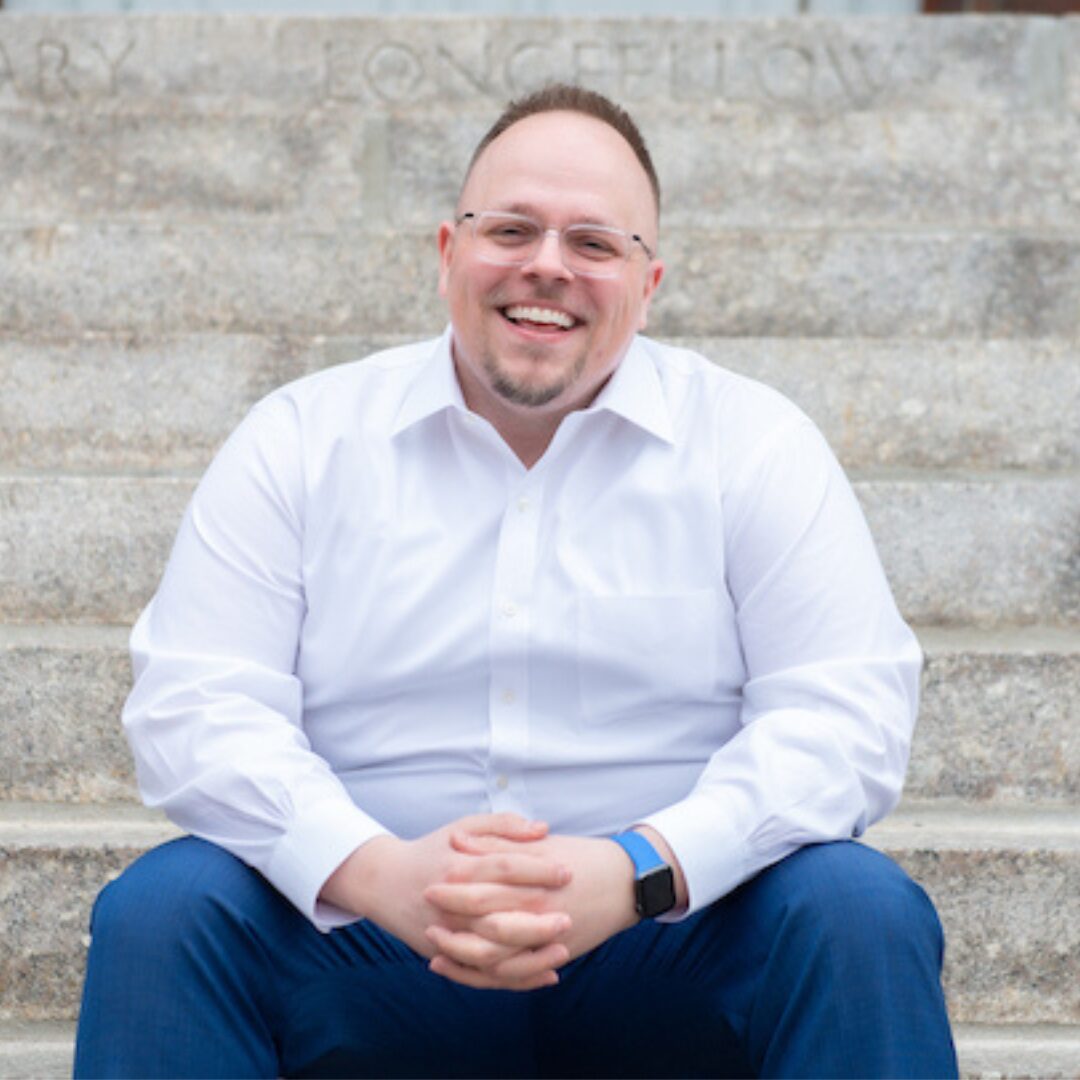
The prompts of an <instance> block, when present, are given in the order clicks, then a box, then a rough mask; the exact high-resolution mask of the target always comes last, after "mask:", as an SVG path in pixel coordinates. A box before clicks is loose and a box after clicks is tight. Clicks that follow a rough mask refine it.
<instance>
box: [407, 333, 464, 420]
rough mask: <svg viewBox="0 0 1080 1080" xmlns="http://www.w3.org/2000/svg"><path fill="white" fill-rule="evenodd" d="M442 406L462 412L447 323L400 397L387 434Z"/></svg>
mask: <svg viewBox="0 0 1080 1080" xmlns="http://www.w3.org/2000/svg"><path fill="white" fill-rule="evenodd" d="M445 409H460V410H461V411H462V412H465V411H466V406H465V397H464V395H463V394H462V393H461V386H460V384H459V383H458V380H457V375H456V373H455V372H454V361H453V357H452V356H451V355H450V327H449V326H448V327H447V328H446V330H445V331H444V333H443V335H442V337H440V338H439V339H438V340H437V341H436V342H435V348H434V349H433V350H432V352H431V355H430V356H429V357H428V359H427V360H426V361H425V362H424V365H423V367H422V368H421V370H420V373H419V374H418V375H417V377H416V378H415V379H413V381H412V383H411V384H410V386H409V389H408V391H407V392H406V394H405V397H404V398H403V399H402V402H401V407H400V408H399V409H398V414H397V417H396V419H395V420H394V426H393V429H392V431H391V435H397V434H398V433H399V432H402V431H404V430H405V429H406V428H409V427H412V426H413V424H418V423H419V422H420V421H421V420H426V419H427V418H428V417H429V416H434V415H435V413H438V412H442V411H444V410H445Z"/></svg>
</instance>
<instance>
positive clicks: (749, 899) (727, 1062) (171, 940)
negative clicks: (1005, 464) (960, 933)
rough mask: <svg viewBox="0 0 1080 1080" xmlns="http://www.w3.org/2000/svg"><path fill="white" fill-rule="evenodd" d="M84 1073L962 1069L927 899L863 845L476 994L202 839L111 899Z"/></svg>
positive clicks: (98, 943) (175, 849)
mask: <svg viewBox="0 0 1080 1080" xmlns="http://www.w3.org/2000/svg"><path fill="white" fill-rule="evenodd" d="M91 929H92V945H91V949H90V956H89V962H88V968H87V976H86V985H85V990H84V997H83V1005H82V1014H81V1016H80V1020H79V1034H78V1045H77V1051H76V1060H75V1073H76V1076H79V1077H106V1076H108V1077H120V1076H139V1077H162V1076H170V1077H247V1076H260V1077H276V1076H290V1077H291V1076H297V1077H302V1076H325V1077H330V1076H354V1077H360V1076H378V1077H389V1076H440V1077H451V1076H477V1077H480V1076H502V1077H511V1076H578V1077H604V1076H649V1077H659V1076H791V1077H795V1076H815V1077H827V1076H860V1077H914V1076H920V1077H944V1076H955V1075H956V1072H957V1066H956V1058H955V1053H954V1050H953V1044H952V1038H951V1034H950V1030H949V1023H948V1019H947V1017H946V1012H945V1003H944V999H943V996H942V992H941V983H940V973H941V959H942V949H943V941H942V935H941V927H940V924H939V922H938V919H937V915H936V913H935V911H934V909H933V906H932V905H931V903H930V901H929V899H928V898H927V896H926V894H925V893H924V892H923V891H922V889H921V888H919V886H917V885H916V884H914V883H913V882H912V881H911V880H910V879H909V878H908V877H907V876H906V875H905V874H904V872H903V871H902V870H900V868H899V867H897V866H896V865H895V863H893V862H891V861H890V860H889V859H887V858H886V857H885V856H883V855H880V854H878V853H877V852H875V851H873V850H871V849H869V848H866V847H863V846H862V845H860V844H857V843H854V842H843V843H835V844H822V845H816V846H812V847H807V848H803V849H802V850H800V851H797V852H796V853H795V854H793V855H791V856H789V857H788V858H787V859H785V860H783V861H782V862H780V863H778V864H777V865H776V866H774V867H772V868H771V869H769V870H766V871H764V872H763V873H761V874H759V875H758V876H757V877H755V878H754V879H752V880H751V881H749V882H747V883H746V884H745V885H743V886H742V887H741V888H739V889H737V890H736V891H735V892H734V893H732V894H731V895H729V896H727V897H725V898H724V899H722V900H720V901H718V902H717V903H715V904H713V905H712V906H711V907H709V908H707V909H706V910H704V911H702V912H700V913H698V914H696V915H694V916H692V917H690V918H688V919H685V920H683V921H682V922H679V923H674V924H666V925H665V924H660V923H653V922H644V923H641V924H640V925H638V926H636V927H633V928H632V929H630V930H627V931H625V932H624V933H622V934H620V935H618V936H617V937H615V938H613V939H611V940H610V941H608V942H606V943H605V944H604V945H602V946H601V947H600V948H598V949H596V950H595V951H593V952H592V953H589V954H588V955H586V956H583V957H581V958H579V959H577V960H575V961H573V962H572V963H570V964H568V965H567V966H566V967H565V968H564V969H563V970H562V973H561V981H560V983H559V985H558V986H555V987H551V988H548V989H543V990H535V991H532V992H529V993H513V992H510V991H493V990H470V989H467V988H465V987H461V986H458V985H456V984H454V983H451V982H449V981H447V980H445V979H443V978H441V977H439V976H437V975H433V974H431V973H430V972H429V971H428V970H427V967H426V961H424V960H423V959H422V958H421V957H420V956H418V955H417V954H416V953H414V952H412V951H411V950H410V949H409V948H408V947H407V946H405V945H404V944H402V943H401V942H400V941H398V940H397V939H396V938H394V937H392V936H390V935H389V934H386V933H384V932H383V931H382V930H380V929H379V928H378V927H376V926H374V925H373V924H371V923H367V922H359V923H356V924H354V925H352V926H349V927H345V928H343V929H340V930H335V931H333V932H332V933H330V934H322V933H319V932H318V931H316V930H315V929H314V928H313V927H312V926H311V924H310V923H309V922H308V921H307V920H306V919H305V918H304V917H303V916H301V915H300V914H299V913H298V912H297V911H296V910H295V909H294V908H293V907H292V906H291V905H290V904H289V903H288V902H287V901H286V900H284V899H283V898H282V897H281V896H280V894H279V893H277V892H276V890H274V889H273V888H272V887H271V886H270V885H268V884H267V882H266V881H265V880H264V879H263V878H262V877H261V876H260V875H259V874H257V873H256V872H255V871H253V870H251V869H249V868H248V867H246V866H245V865H244V864H242V863H241V862H239V861H238V860H237V859H235V858H234V857H233V856H231V855H229V854H228V853H226V852H225V851H223V850H222V849H220V848H218V847H216V846H214V845H212V844H208V843H205V842H204V841H201V840H196V839H193V838H190V837H188V838H185V839H182V840H176V841H173V842H171V843H168V844H165V845H163V846H162V847H159V848H157V849H155V850H154V851H151V852H149V853H148V854H146V855H145V856H143V857H142V858H141V859H139V860H138V861H137V862H136V863H134V864H133V865H132V866H131V867H129V868H128V870H127V871H126V872H125V873H124V874H123V875H122V876H121V877H120V878H118V879H117V880H116V881H115V882H113V883H112V884H110V885H108V886H107V887H106V888H105V889H104V890H103V891H102V893H101V895H100V897H99V898H98V901H97V904H96V905H95V908H94V913H93V918H92V925H91Z"/></svg>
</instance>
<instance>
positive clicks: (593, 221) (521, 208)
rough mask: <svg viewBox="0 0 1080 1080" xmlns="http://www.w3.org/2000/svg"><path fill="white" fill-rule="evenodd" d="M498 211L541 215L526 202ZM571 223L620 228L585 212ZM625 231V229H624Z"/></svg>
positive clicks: (525, 215)
mask: <svg viewBox="0 0 1080 1080" xmlns="http://www.w3.org/2000/svg"><path fill="white" fill-rule="evenodd" d="M498 212H499V213H501V214H520V215H521V216H522V217H527V218H532V219H533V220H536V219H537V218H540V217H542V216H543V215H541V214H539V213H537V210H536V207H535V206H530V205H529V204H528V203H521V202H512V203H509V204H508V205H506V206H500V207H499V208H498ZM571 224H572V225H604V226H606V227H607V228H609V229H622V228H623V227H622V226H621V225H616V224H615V223H614V222H613V221H611V220H610V219H605V218H602V217H597V216H596V215H594V214H587V215H584V216H582V217H575V218H574V220H573V221H572V222H571ZM624 231H625V230H624Z"/></svg>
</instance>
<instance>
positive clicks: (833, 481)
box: [124, 331, 921, 929]
mask: <svg viewBox="0 0 1080 1080" xmlns="http://www.w3.org/2000/svg"><path fill="white" fill-rule="evenodd" d="M132 653H133V657H134V665H135V675H136V682H135V686H134V689H133V691H132V693H131V696H130V698H129V699H128V702H127V706H126V708H125V711H124V724H125V727H126V730H127V734H128V737H129V739H130V741H131V745H132V748H133V750H134V754H135V758H136V763H137V769H138V778H139V784H140V787H141V790H142V793H143V796H144V798H145V800H146V802H147V803H148V804H149V805H151V806H158V807H163V808H164V809H165V811H166V812H167V813H168V814H169V816H170V817H171V818H172V819H173V820H174V821H175V822H177V824H179V825H180V826H181V827H183V828H185V829H188V830H190V831H191V832H193V833H195V834H197V835H199V836H203V837H205V838H207V839H209V840H212V841H214V842H215V843H217V844H220V845H221V846H222V847H224V848H226V849H228V850H229V851H231V852H233V853H234V854H236V855H237V856H239V857H240V858H241V859H243V860H245V861H246V862H247V863H249V864H251V865H252V866H254V867H255V868H257V869H258V870H259V871H261V873H262V874H263V875H265V877H266V878H267V879H268V880H269V881H270V882H271V883H272V884H273V885H274V886H276V888H277V889H279V890H280V891H281V892H282V893H283V894H284V895H285V896H286V897H288V898H289V899H290V900H291V901H292V902H293V903H294V904H295V905H296V906H297V907H298V908H299V909H300V910H301V911H303V912H305V913H306V914H307V915H308V917H309V918H311V919H312V921H313V922H314V923H315V925H316V926H319V927H320V928H322V929H328V928H331V927H333V926H337V925H341V924H343V923H345V922H348V921H350V920H351V919H352V916H350V915H349V914H347V913H346V912H343V911H341V910H339V909H336V908H334V907H332V906H330V905H327V904H324V903H322V902H320V901H319V900H318V895H319V892H320V890H321V888H322V886H323V884H324V883H325V881H326V879H327V878H328V877H329V875H330V874H331V873H332V872H333V871H334V870H335V869H336V868H337V866H338V865H339V864H340V863H341V862H343V861H344V859H345V858H346V857H347V856H348V855H349V854H350V853H351V852H352V851H353V850H354V849H355V848H356V847H358V846H359V845H360V844H362V843H364V842H365V841H366V840H368V839H370V838H371V837H373V836H375V835H377V834H379V833H382V832H385V831H390V832H393V833H395V834H396V835H399V836H402V837H416V836H418V835H421V834H423V833H425V832H428V831H429V830H432V829H434V828H437V827H439V826H441V825H443V824H446V823H447V822H449V821H450V820H452V819H455V818H458V817H461V816H463V815H466V814H470V813H478V812H487V811H503V810H511V811H516V812H518V813H520V814H523V815H525V816H526V817H529V818H539V819H542V820H545V821H547V822H549V823H550V825H551V828H552V831H554V832H560V833H572V834H578V835H604V834H610V833H613V832H615V831H618V830H621V829H624V828H627V827H629V826H631V825H634V824H638V823H648V824H650V825H652V826H654V827H655V828H656V829H657V830H658V831H659V832H660V833H661V835H663V836H664V837H665V839H666V840H667V841H668V843H669V844H670V845H671V847H672V849H673V851H674V852H675V854H676V856H677V858H678V860H679V862H680V864H681V866H682V869H683V872H684V874H685V877H686V881H687V885H688V888H689V895H690V910H691V911H693V910H696V909H698V908H700V907H702V906H703V905H706V904H708V903H710V902H712V901H713V900H716V899H717V898H718V897H720V896H722V895H724V894H725V893H727V892H728V891H730V890H731V889H733V888H734V887H735V886H737V885H739V884H740V883H741V882H742V881H744V880H746V879H747V878H748V877H750V876H751V875H753V874H754V873H756V872H757V871H759V870H761V869H762V868H764V867H766V866H768V865H770V864H772V863H774V862H776V861H777V860H778V859H780V858H782V857H783V856H785V855H786V854H788V853H790V852H791V851H793V850H795V849H796V848H797V847H800V846H802V845H804V844H806V843H810V842H813V841H820V840H829V839H837V838H845V837H850V836H852V835H858V834H859V833H860V832H861V831H862V830H863V829H865V828H866V826H867V825H868V824H870V823H871V822H873V821H874V820H876V819H877V818H879V817H881V816H882V815H884V814H885V813H887V812H888V811H889V810H890V809H891V808H892V806H893V805H894V804H895V802H896V800H897V799H898V797H899V793H900V788H901V785H902V781H903V775H904V771H905V768H906V763H907V756H908V749H909V744H910V736H911V731H912V727H913V724H914V717H915V711H916V702H917V688H918V673H919V667H920V662H921V656H920V652H919V649H918V645H917V643H916V641H915V638H914V636H913V635H912V633H911V631H910V630H909V629H908V628H907V627H906V626H905V624H904V623H903V621H902V620H901V618H900V616H899V614H898V613H897V610H896V607H895V604H894V602H893V599H892V596H891V594H890V592H889V588H888V585H887V583H886V581H885V577H884V574H883V573H882V570H881V566H880V564H879V561H878V558H877V554H876V552H875V549H874V546H873V542H872V540H871V538H870V535H869V532H868V530H867V527H866V524H865V522H864V520H863V517H862V514H861V512H860V509H859V507H858V504H857V502H856V500H855V497H854V495H853V493H852V491H851V488H850V486H849V484H848V482H847V480H846V478H845V477H844V475H843V472H842V471H841V469H840V467H839V465H838V464H837V462H836V460H835V458H834V457H833V455H832V453H831V452H830V451H829V449H828V447H827V446H826V444H825V442H824V440H823V439H822V437H821V435H820V434H819V433H818V431H817V429H816V428H815V427H814V426H813V425H812V424H811V422H810V421H809V420H808V419H807V418H806V417H805V416H804V415H803V414H802V413H801V412H800V411H799V410H798V409H797V408H795V406H793V405H792V404H790V403H789V402H788V401H786V400H785V399H784V398H782V397H781V396H780V395H779V394H777V393H775V392H774V391H772V390H769V389H768V388H766V387H763V386H761V385H760V384H758V383H755V382H752V381H751V380H748V379H745V378H742V377H740V376H737V375H734V374H732V373H730V372H726V371H724V370H722V369H719V368H717V367H715V366H714V365H712V364H710V363H709V362H708V361H707V360H705V359H704V358H702V357H700V356H698V355H696V354H694V353H691V352H688V351H685V350H679V349H673V348H669V347H665V346H662V345H659V344H657V343H655V342H652V341H649V340H646V339H644V338H638V339H636V340H635V342H634V344H633V345H632V347H631V348H630V350H629V352H628V353H627V355H626V357H625V358H624V360H623V362H622V363H621V365H620V366H619V368H618V369H617V371H616V373H615V375H614V376H613V377H612V379H611V380H610V382H609V383H608V384H607V385H606V386H605V387H604V389H603V390H602V392H601V393H600V394H599V396H598V397H597V398H596V400H595V401H594V402H593V404H592V405H591V406H590V407H589V408H587V409H585V410H582V411H579V412H574V413H571V414H570V415H569V416H568V417H567V418H566V419H565V420H564V421H563V423H562V425H561V426H560V427H559V429H558V431H557V433H556V435H555V438H554V440H553V441H552V443H551V445H550V446H549V448H548V450H547V452H546V453H545V454H544V456H543V458H542V459H541V460H540V461H539V462H537V463H536V465H534V466H533V467H532V468H531V469H526V468H525V467H524V466H523V465H522V464H521V462H520V461H519V460H518V458H517V457H516V456H515V455H514V454H513V453H512V452H511V450H510V449H509V447H508V446H507V445H506V444H505V443H504V442H503V441H502V439H501V438H500V437H499V435H498V434H497V433H496V431H495V429H494V428H493V427H492V426H491V425H490V424H489V423H487V421H485V420H483V419H481V418H480V417H479V416H477V415H475V414H474V413H471V412H470V411H468V409H467V408H466V406H465V403H464V400H463V398H462V394H461V390H460V387H459V385H458V382H457V379H456V376H455V374H454V370H453V364H452V360H451V354H450V331H447V333H446V334H444V335H443V337H442V338H440V339H438V340H436V341H429V342H426V343H422V344H418V345H411V346H407V347H405V348H400V349H392V350H390V351H388V352H384V353H380V354H378V355H376V356H374V357H371V358H370V359H367V360H364V361H363V362H359V363H354V364H347V365H343V366H341V367H336V368H333V369H330V370H327V371H323V372H321V373H319V374H316V375H313V376H310V377H308V378H305V379H301V380H300V381H298V382H295V383H292V384H291V385H289V386H286V387H284V388H282V389H281V390H278V391H277V392H275V393H273V394H271V395H270V396H269V397H267V398H266V399H264V400H263V401H262V402H260V403H259V404H258V405H256V406H255V408H254V409H253V410H252V411H251V413H250V414H249V415H248V417H247V418H246V419H245V420H244V422H243V423H242V424H241V425H240V427H239V428H238V429H237V430H236V431H235V432H234V433H233V435H232V436H231V437H230V439H229V440H228V441H227V442H226V444H225V446H224V447H223V448H222V450H221V451H220V453H219V454H218V456H217V458H216V459H215V461H214V462H213V464H212V465H211V466H210V469H209V470H208V472H207V473H206V475H205V477H204V478H203V480H202V482H201V484H200V485H199V488H198V490H197V491H196V493H195V495H194V497H193V499H192V502H191V504H190V506H189V507H188V509H187V512H186V514H185V516H184V520H183V524H182V525H181V527H180V532H179V535H178V537H177V540H176V545H175V548H174V549H173V552H172V556H171V558H170V560H169V564H168V567H167V569H166V571H165V574H164V577H163V579H162V582H161V585H160V588H159V589H158V592H157V594H156V596H155V597H154V599H153V601H152V602H151V603H150V605H149V606H148V607H147V609H146V610H145V611H144V612H143V614H142V616H141V618H140V619H139V621H138V623H137V625H136V627H135V629H134V632H133V635H132Z"/></svg>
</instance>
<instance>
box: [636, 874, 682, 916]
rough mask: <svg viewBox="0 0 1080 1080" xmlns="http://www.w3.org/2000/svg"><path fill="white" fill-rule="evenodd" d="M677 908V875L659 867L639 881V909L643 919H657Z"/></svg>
mask: <svg viewBox="0 0 1080 1080" xmlns="http://www.w3.org/2000/svg"><path fill="white" fill-rule="evenodd" d="M674 906H675V875H674V874H673V873H672V872H671V867H670V866H658V867H657V868H656V869H655V870H650V871H649V872H648V873H647V874H646V875H645V876H644V877H640V878H638V880H637V909H638V914H639V915H640V916H641V917H642V918H643V919H655V918H656V916H657V915H663V914H664V912H665V911H670V910H671V909H672V908H673V907H674Z"/></svg>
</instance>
